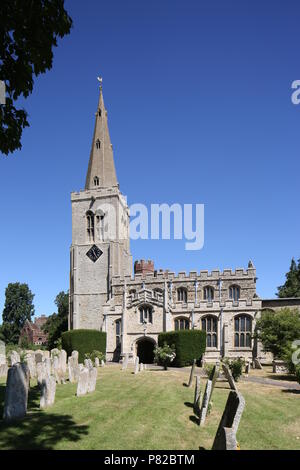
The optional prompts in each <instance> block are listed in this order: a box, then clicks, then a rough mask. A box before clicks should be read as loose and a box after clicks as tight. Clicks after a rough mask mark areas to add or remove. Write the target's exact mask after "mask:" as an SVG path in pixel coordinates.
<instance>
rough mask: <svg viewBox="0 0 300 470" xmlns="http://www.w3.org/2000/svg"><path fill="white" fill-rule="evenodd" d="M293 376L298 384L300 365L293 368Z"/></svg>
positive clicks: (299, 380)
mask: <svg viewBox="0 0 300 470" xmlns="http://www.w3.org/2000/svg"><path fill="white" fill-rule="evenodd" d="M295 376H296V380H297V382H298V384H300V364H298V365H297V366H295Z"/></svg>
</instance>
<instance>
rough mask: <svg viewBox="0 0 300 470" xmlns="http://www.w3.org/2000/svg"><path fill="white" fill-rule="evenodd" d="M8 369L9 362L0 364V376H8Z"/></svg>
mask: <svg viewBox="0 0 300 470" xmlns="http://www.w3.org/2000/svg"><path fill="white" fill-rule="evenodd" d="M7 371H8V367H7V364H0V377H6V375H7Z"/></svg>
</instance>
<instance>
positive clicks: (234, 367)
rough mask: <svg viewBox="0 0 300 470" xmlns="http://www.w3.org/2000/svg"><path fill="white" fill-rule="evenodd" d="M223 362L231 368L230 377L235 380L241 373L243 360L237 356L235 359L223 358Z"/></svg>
mask: <svg viewBox="0 0 300 470" xmlns="http://www.w3.org/2000/svg"><path fill="white" fill-rule="evenodd" d="M223 362H224V364H226V365H227V366H228V367H229V369H230V370H231V374H232V377H233V378H234V380H235V381H236V382H237V381H238V380H239V378H240V377H241V375H242V374H243V367H244V364H245V361H244V360H243V359H242V358H240V357H238V358H237V359H231V360H229V359H226V358H225V359H223Z"/></svg>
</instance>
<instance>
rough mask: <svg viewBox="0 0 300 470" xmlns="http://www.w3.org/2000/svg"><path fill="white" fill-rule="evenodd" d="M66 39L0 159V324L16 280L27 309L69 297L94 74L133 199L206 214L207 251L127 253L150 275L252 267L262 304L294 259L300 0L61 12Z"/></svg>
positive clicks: (84, 6)
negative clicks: (25, 124) (150, 265)
mask: <svg viewBox="0 0 300 470" xmlns="http://www.w3.org/2000/svg"><path fill="white" fill-rule="evenodd" d="M66 8H67V10H68V12H69V14H70V15H71V17H72V18H73V21H74V27H73V29H72V32H71V34H70V35H69V36H68V37H66V38H64V39H63V40H60V41H59V45H58V47H57V48H56V49H55V51H54V54H55V56H54V62H53V68H52V70H51V71H50V72H47V73H46V74H44V75H42V76H40V77H39V78H38V79H36V81H35V87H34V92H33V94H32V95H31V96H30V97H29V98H28V99H27V100H26V101H24V107H25V108H26V110H27V111H28V112H29V120H30V128H28V129H26V131H25V132H24V135H23V141H22V142H23V148H22V150H21V151H17V152H15V153H14V154H13V155H10V156H8V157H5V156H3V155H1V156H0V188H1V195H2V196H1V198H0V213H1V222H2V229H1V231H0V259H1V271H0V312H2V309H3V304H4V290H5V287H6V286H7V284H8V283H9V282H16V281H20V282H26V283H28V284H29V286H30V288H31V290H32V291H33V293H34V294H35V306H36V313H37V314H42V313H45V314H47V315H49V314H51V313H52V312H53V311H55V305H54V302H53V301H54V298H55V296H56V295H57V293H58V292H59V291H61V290H67V289H68V282H69V247H70V244H71V204H70V193H71V191H75V190H80V189H82V188H83V187H84V182H85V176H86V170H87V165H88V158H89V152H90V145H91V139H92V132H93V126H94V114H95V111H96V107H97V100H98V82H97V80H96V77H97V75H99V74H100V75H102V76H103V91H104V100H105V105H106V108H107V110H108V117H109V127H110V134H111V139H112V143H113V145H114V155H115V163H116V169H117V175H118V179H119V182H120V187H121V190H122V192H123V193H124V194H126V195H127V197H128V203H129V204H132V203H137V202H139V203H144V204H147V205H148V206H149V205H150V204H151V203H163V202H165V203H168V204H172V203H174V202H177V203H180V204H184V203H194V204H196V203H203V204H205V244H204V248H203V249H202V250H200V251H186V250H185V249H184V241H180V240H173V241H172V240H171V241H165V240H157V241H151V240H147V241H145V240H138V241H132V242H131V251H132V254H133V259H140V258H147V259H148V258H151V259H153V260H154V262H155V266H156V267H157V268H168V269H170V270H174V271H175V272H178V271H182V270H186V271H187V272H189V271H190V270H197V271H200V270H201V269H208V270H211V269H214V268H220V269H224V268H230V267H231V268H236V267H247V263H248V260H249V259H250V258H251V259H252V260H253V262H254V264H255V266H256V268H257V275H258V282H257V291H258V293H259V294H260V295H261V296H263V297H268V298H269V297H273V296H274V295H275V292H276V289H277V286H278V285H280V284H282V283H283V282H284V274H285V272H286V271H287V270H288V268H289V264H290V260H291V258H292V256H294V257H296V258H299V257H300V246H299V241H300V217H299V175H300V159H299V148H300V145H299V135H300V105H298V106H295V105H293V104H292V102H291V93H292V90H291V83H292V82H293V81H294V80H296V79H300V61H299V43H300V28H299V24H300V4H299V1H298V0H294V1H292V0H285V1H284V2H283V1H281V0H280V1H279V0H272V1H267V0H265V1H261V0H249V1H248V0H172V1H171V0H164V1H162V0H151V2H150V1H145V0H126V1H124V0H109V1H108V0H107V1H104V0H101V1H96V0H86V1H85V2H82V1H78V0H77V1H70V0H69V1H67V2H66Z"/></svg>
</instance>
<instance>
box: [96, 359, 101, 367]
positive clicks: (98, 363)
mask: <svg viewBox="0 0 300 470" xmlns="http://www.w3.org/2000/svg"><path fill="white" fill-rule="evenodd" d="M99 366H100V362H99V357H95V367H99Z"/></svg>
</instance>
